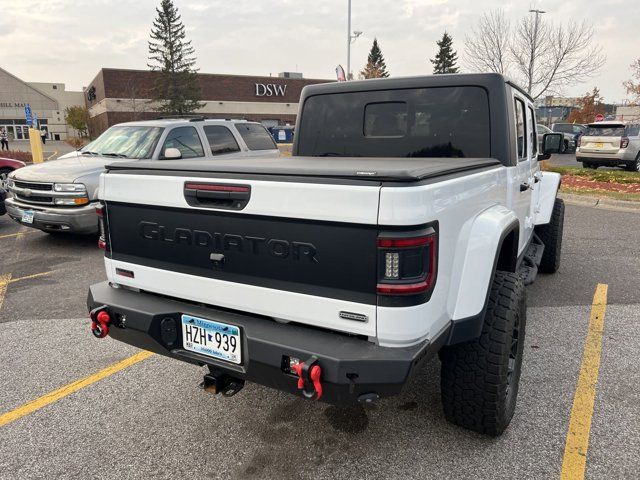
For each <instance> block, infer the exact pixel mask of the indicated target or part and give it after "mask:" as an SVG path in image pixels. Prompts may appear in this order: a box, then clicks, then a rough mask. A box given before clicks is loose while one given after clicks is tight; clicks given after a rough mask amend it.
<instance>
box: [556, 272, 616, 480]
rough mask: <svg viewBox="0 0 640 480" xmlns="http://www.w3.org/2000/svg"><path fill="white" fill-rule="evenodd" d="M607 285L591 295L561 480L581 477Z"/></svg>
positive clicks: (583, 469) (595, 380)
mask: <svg viewBox="0 0 640 480" xmlns="http://www.w3.org/2000/svg"><path fill="white" fill-rule="evenodd" d="M607 289H608V287H607V285H605V284H602V283H599V284H598V286H597V287H596V293H595V295H594V296H593V304H592V305H591V318H590V319H589V328H588V330H587V339H586V341H585V345H584V353H583V355H582V364H581V366H580V375H579V377H578V386H577V387H576V393H575V396H574V397H573V407H572V408H571V418H570V420H569V431H568V432H567V442H566V444H565V447H564V457H563V460H562V472H561V473H560V479H561V480H579V479H583V478H584V471H585V467H586V464H587V450H588V448H589V432H590V430H591V417H592V416H593V405H594V402H595V398H596V384H597V383H598V372H599V370H600V353H601V351H602V333H603V331H604V314H605V311H606V309H607Z"/></svg>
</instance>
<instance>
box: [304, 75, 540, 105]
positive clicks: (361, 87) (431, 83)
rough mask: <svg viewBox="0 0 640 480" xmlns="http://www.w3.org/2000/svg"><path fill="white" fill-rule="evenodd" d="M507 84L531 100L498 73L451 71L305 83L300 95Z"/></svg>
mask: <svg viewBox="0 0 640 480" xmlns="http://www.w3.org/2000/svg"><path fill="white" fill-rule="evenodd" d="M505 84H508V85H511V86H512V87H513V88H515V89H516V90H518V91H519V92H520V93H522V94H523V95H525V96H527V98H529V99H530V100H531V101H533V100H532V99H531V97H530V96H529V94H527V92H525V91H524V90H523V89H522V88H521V87H519V86H518V85H516V84H515V83H513V82H512V81H510V80H508V79H507V78H505V77H504V76H503V75H501V74H499V73H451V74H442V75H421V76H415V77H389V78H375V79H369V80H356V81H350V82H332V83H321V84H317V85H307V86H306V87H304V89H303V90H302V97H305V96H310V95H322V94H327V93H341V92H360V91H370V90H393V89H404V88H424V87H457V86H469V85H475V86H480V87H485V88H487V89H488V90H491V89H492V88H504V85H505Z"/></svg>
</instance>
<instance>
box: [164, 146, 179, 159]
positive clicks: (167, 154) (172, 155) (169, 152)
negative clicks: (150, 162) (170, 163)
mask: <svg viewBox="0 0 640 480" xmlns="http://www.w3.org/2000/svg"><path fill="white" fill-rule="evenodd" d="M164 158H165V159H166V160H177V159H179V158H182V152H181V151H180V150H178V149H177V148H173V147H169V148H166V149H165V150H164Z"/></svg>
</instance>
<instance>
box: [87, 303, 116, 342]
mask: <svg viewBox="0 0 640 480" xmlns="http://www.w3.org/2000/svg"><path fill="white" fill-rule="evenodd" d="M89 318H91V333H93V336H94V337H96V338H104V337H106V336H107V334H108V333H109V323H111V316H110V315H109V312H107V307H104V306H103V307H98V308H94V309H93V310H91V312H89Z"/></svg>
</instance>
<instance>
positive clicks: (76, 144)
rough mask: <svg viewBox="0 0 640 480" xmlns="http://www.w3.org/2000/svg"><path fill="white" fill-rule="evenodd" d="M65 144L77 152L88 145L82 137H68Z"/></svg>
mask: <svg viewBox="0 0 640 480" xmlns="http://www.w3.org/2000/svg"><path fill="white" fill-rule="evenodd" d="M67 143H68V144H69V145H71V146H72V147H73V148H75V149H76V150H77V149H79V148H82V147H84V146H85V145H86V144H87V143H88V140H87V139H86V138H82V137H69V138H67Z"/></svg>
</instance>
